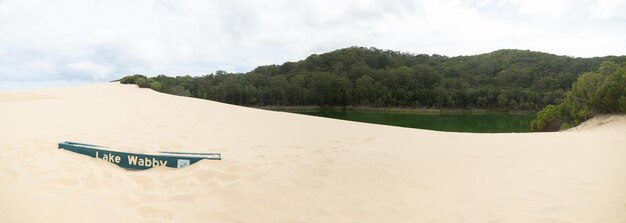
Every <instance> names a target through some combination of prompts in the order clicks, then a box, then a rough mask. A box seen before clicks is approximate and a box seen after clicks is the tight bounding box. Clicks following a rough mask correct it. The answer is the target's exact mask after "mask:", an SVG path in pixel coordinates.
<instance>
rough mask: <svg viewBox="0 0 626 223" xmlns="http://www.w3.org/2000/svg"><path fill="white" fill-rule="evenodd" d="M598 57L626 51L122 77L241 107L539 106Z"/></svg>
mask: <svg viewBox="0 0 626 223" xmlns="http://www.w3.org/2000/svg"><path fill="white" fill-rule="evenodd" d="M603 61H612V62H613V63H614V64H623V63H624V62H626V57H601V58H599V57H598V58H573V57H567V56H557V55H552V54H547V53H541V52H533V51H524V50H498V51H495V52H492V53H487V54H481V55H475V56H459V57H446V56H440V55H426V54H418V55H415V54H409V53H401V52H396V51H389V50H380V49H376V48H363V47H351V48H345V49H340V50H336V51H332V52H329V53H324V54H320V55H316V54H313V55H311V56H309V57H307V58H306V59H304V60H301V61H297V62H286V63H284V64H282V65H267V66H260V67H257V68H256V69H254V70H252V71H250V72H248V73H228V72H224V71H217V72H215V73H214V74H209V75H205V76H201V77H192V76H177V77H168V76H164V75H159V76H156V77H151V78H147V77H145V76H143V75H134V76H127V77H124V78H122V79H121V82H122V83H130V84H137V85H139V86H140V87H147V88H152V89H154V90H157V91H161V92H165V93H171V94H177V95H184V96H192V97H197V98H204V99H210V100H215V101H221V102H226V103H231V104H238V105H246V106H269V105H279V106H304V105H316V106H372V107H412V108H442V109H489V110H508V111H513V110H526V111H537V110H540V109H542V108H544V107H545V106H547V105H549V104H557V103H559V102H560V101H561V100H562V99H563V98H565V96H566V92H567V91H569V90H570V88H571V87H572V84H573V83H574V81H575V80H576V79H577V78H578V77H579V75H580V74H583V73H586V72H590V71H594V70H597V69H599V68H600V64H602V62H603ZM603 69H604V68H603ZM606 69H610V68H606ZM590 78H591V79H593V78H594V77H590ZM574 87H580V88H585V87H586V86H582V85H581V86H577V85H575V86H574ZM610 89H612V87H607V90H606V91H607V92H608V91H610ZM572 97H573V96H572ZM595 103H599V104H603V105H604V104H606V103H605V102H603V101H602V100H600V99H598V101H597V102H595ZM609 104H611V106H612V105H613V104H612V102H611V103H609ZM607 106H608V105H607ZM604 109H607V110H611V109H613V108H612V107H610V106H609V107H606V108H604Z"/></svg>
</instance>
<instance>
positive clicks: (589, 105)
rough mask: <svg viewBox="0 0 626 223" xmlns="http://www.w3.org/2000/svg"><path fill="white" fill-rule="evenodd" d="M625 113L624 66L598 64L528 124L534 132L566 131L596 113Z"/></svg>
mask: <svg viewBox="0 0 626 223" xmlns="http://www.w3.org/2000/svg"><path fill="white" fill-rule="evenodd" d="M606 113H626V64H623V65H621V66H620V65H618V64H616V63H614V62H612V61H606V62H604V63H602V65H601V66H600V68H598V69H597V70H595V71H592V72H587V73H584V74H582V75H581V76H580V77H579V78H578V79H577V80H576V81H575V82H574V84H573V85H572V89H571V90H570V91H569V92H567V94H566V96H565V98H564V99H563V100H562V101H561V102H560V103H559V104H557V105H548V106H546V107H545V108H544V109H543V110H541V111H540V112H538V113H537V118H536V119H535V120H533V121H532V123H531V128H532V130H534V131H552V130H559V129H568V128H570V127H573V126H576V125H578V124H580V123H581V122H583V121H585V120H587V119H589V118H591V117H592V116H594V115H596V114H606Z"/></svg>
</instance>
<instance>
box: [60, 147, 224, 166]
mask: <svg viewBox="0 0 626 223" xmlns="http://www.w3.org/2000/svg"><path fill="white" fill-rule="evenodd" d="M59 149H65V150H69V151H72V152H76V153H80V154H83V155H87V156H91V157H94V158H98V159H102V160H104V161H108V162H111V163H114V164H116V165H118V166H120V167H123V168H126V169H130V170H145V169H149V168H152V167H157V166H166V167H172V168H182V167H186V166H189V165H191V164H193V163H195V162H198V161H200V160H203V159H208V160H221V159H222V157H221V155H220V154H219V153H182V152H159V153H158V154H154V155H153V154H139V153H127V152H120V151H113V150H109V148H107V147H103V146H96V145H89V144H83V143H76V142H62V143H59Z"/></svg>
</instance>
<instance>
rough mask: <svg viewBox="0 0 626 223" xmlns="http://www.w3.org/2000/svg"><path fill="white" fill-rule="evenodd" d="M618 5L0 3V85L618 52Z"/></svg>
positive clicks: (559, 0)
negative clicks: (337, 53)
mask: <svg viewBox="0 0 626 223" xmlns="http://www.w3.org/2000/svg"><path fill="white" fill-rule="evenodd" d="M625 6H626V4H624V1H609V0H597V1H584V2H579V1H569V0H556V1H549V2H545V1H533V0H508V1H496V0H477V1H460V0H446V1H427V0H418V1H407V0H403V1H382V0H381V1H378V0H361V1H356V0H355V1H334V0H317V1H287V0H272V1H245V0H233V1H204V0H202V1H201V0H190V1H173V0H138V1H122V0H111V1H106V2H102V1H95V0H86V1H85V0H61V1H43V0H5V1H0V81H44V80H45V81H53V80H76V81H108V80H112V79H116V78H119V77H120V76H123V75H126V74H134V73H143V74H148V75H158V74H171V75H181V74H190V75H204V74H207V73H212V72H214V71H215V70H218V69H224V70H228V71H237V72H246V71H249V70H251V69H253V68H254V67H256V66H259V65H266V64H278V63H283V62H285V61H294V60H300V59H304V58H305V57H306V56H308V55H310V54H312V53H323V52H327V51H330V50H334V49H337V48H343V47H349V46H367V47H369V46H373V47H378V48H383V49H392V50H399V51H404V52H413V53H428V54H433V53H436V54H444V55H449V56H455V55H468V54H478V53H486V52H490V51H493V50H497V49H501V48H520V49H531V50H538V51H544V52H551V53H556V54H565V55H571V56H584V57H589V56H602V55H608V54H614V55H623V54H624V52H626V45H625V43H624V42H623V40H624V39H626V34H625V32H626V31H625V30H624V29H623V27H624V25H625V24H624V21H625V17H624V15H623V14H622V13H621V12H623V11H625V10H626V8H625Z"/></svg>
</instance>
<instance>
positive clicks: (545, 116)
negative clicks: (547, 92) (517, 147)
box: [530, 105, 562, 131]
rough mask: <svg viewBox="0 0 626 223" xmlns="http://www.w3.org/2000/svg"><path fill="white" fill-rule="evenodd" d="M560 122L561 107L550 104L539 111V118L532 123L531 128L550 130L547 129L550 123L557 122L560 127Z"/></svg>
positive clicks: (534, 129)
mask: <svg viewBox="0 0 626 223" xmlns="http://www.w3.org/2000/svg"><path fill="white" fill-rule="evenodd" d="M560 122H562V120H561V109H560V108H559V107H558V106H556V105H548V106H546V107H545V108H544V109H543V110H541V111H540V112H539V113H537V118H536V119H534V120H533V121H532V122H531V123H530V128H531V129H532V130H533V131H546V130H550V129H546V127H548V125H549V124H557V125H558V127H557V129H558V128H560ZM555 127H556V126H555Z"/></svg>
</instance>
